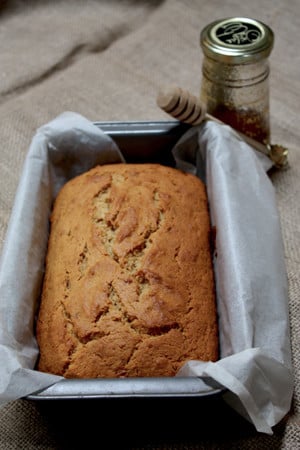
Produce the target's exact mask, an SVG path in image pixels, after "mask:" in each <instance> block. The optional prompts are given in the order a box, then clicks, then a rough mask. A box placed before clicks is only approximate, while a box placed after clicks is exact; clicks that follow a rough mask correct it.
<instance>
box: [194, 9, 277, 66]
mask: <svg viewBox="0 0 300 450" xmlns="http://www.w3.org/2000/svg"><path fill="white" fill-rule="evenodd" d="M273 43H274V34H273V31H272V30H271V28H269V27H268V26H267V25H265V24H264V23H262V22H260V21H258V20H255V19H251V18H247V17H230V18H227V19H222V20H217V21H215V22H212V23H210V24H209V25H207V26H206V27H205V28H204V29H203V30H202V31H201V35H200V44H201V47H202V49H203V52H204V54H205V55H206V56H208V57H210V58H212V59H215V60H217V61H221V62H226V63H227V64H236V63H251V62H254V61H259V60H260V59H262V58H266V57H268V56H269V54H270V52H271V50H272V48H273Z"/></svg>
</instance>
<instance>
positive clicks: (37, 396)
mask: <svg viewBox="0 0 300 450" xmlns="http://www.w3.org/2000/svg"><path fill="white" fill-rule="evenodd" d="M95 124H96V125H97V126H99V128H101V129H102V130H103V131H104V132H105V133H106V134H108V135H110V136H111V137H112V138H113V140H114V141H115V142H116V144H117V145H118V147H119V148H120V150H121V151H122V153H123V155H124V157H125V159H126V161H127V162H159V163H162V164H167V165H171V166H172V165H173V164H174V162H173V159H172V153H171V150H172V148H173V146H174V145H175V143H176V142H177V141H178V139H179V138H180V137H181V136H182V134H183V133H184V132H185V131H187V129H188V127H189V126H188V125H185V124H182V123H180V122H177V121H163V122H161V121H160V122H95ZM223 392H224V391H223V390H222V389H220V388H219V387H217V386H216V385H215V384H214V383H213V382H212V380H203V379H200V378H197V377H161V378H120V379H117V378H114V379H105V378H101V379H64V380H62V381H59V382H58V383H56V384H54V385H52V386H50V387H48V388H46V389H43V390H41V391H39V392H35V393H33V394H31V395H28V396H27V397H26V399H28V400H38V401H39V400H68V399H70V400H74V399H75V400H78V399H80V400H82V399H100V398H119V399H121V398H173V397H174V398H176V397H177V398H178V397H181V398H183V397H186V398H191V397H195V398H196V397H199V398H209V397H212V396H220V395H221V394H222V393H223Z"/></svg>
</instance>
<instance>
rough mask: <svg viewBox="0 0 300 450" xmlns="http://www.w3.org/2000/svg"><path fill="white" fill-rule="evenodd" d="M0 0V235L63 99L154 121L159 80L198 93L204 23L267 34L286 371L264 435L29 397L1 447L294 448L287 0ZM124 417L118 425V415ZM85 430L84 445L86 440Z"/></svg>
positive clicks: (298, 265) (297, 184) (291, 73)
mask: <svg viewBox="0 0 300 450" xmlns="http://www.w3.org/2000/svg"><path fill="white" fill-rule="evenodd" d="M0 5H1V6H0V124H1V126H0V142H1V144H0V145H1V150H0V246H1V244H2V242H3V240H4V237H5V232H6V228H7V223H8V219H9V216H10V212H11V208H12V204H13V201H14V195H15V191H16V188H17V184H18V180H19V176H20V173H21V170H22V165H23V161H24V158H25V155H26V152H27V150H28V146H29V144H30V141H31V139H32V137H33V135H34V133H35V131H36V129H37V128H38V127H39V126H41V125H42V124H44V123H46V122H48V121H49V120H51V119H53V118H54V117H55V116H57V115H58V114H60V113H61V112H63V111H67V110H70V111H75V112H78V113H80V114H82V115H84V116H85V117H87V118H88V119H90V120H92V121H115V120H117V121H120V120H121V121H122V120H124V121H127V120H166V119H168V117H167V116H166V114H165V113H164V112H162V111H161V110H160V109H159V108H158V107H157V105H156V96H157V92H158V89H159V87H160V86H161V85H164V84H166V83H173V82H174V83H177V84H178V85H180V86H181V87H184V88H186V89H188V90H190V91H191V92H193V93H194V94H196V95H197V94H198V92H199V88H200V79H201V72H200V70H201V61H202V53H201V50H200V47H199V33H200V30H201V29H202V28H203V27H204V26H205V25H206V24H207V23H209V22H211V21H212V20H215V19H217V18H222V17H228V16H236V15H240V16H250V17H255V18H257V19H260V20H262V21H264V22H266V23H268V24H269V25H270V26H271V28H272V29H273V31H274V32H275V39H276V40H275V47H274V50H273V52H272V54H271V125H272V141H273V142H276V143H280V144H283V145H285V146H286V147H288V148H289V151H290V153H289V161H290V168H289V169H288V170H286V171H277V172H276V173H275V174H274V175H272V181H273V183H274V186H275V189H276V193H277V198H278V208H279V211H280V215H281V221H282V233H283V239H284V245H285V257H286V266H287V271H288V278H289V297H290V320H291V343H292V352H293V364H294V370H295V393H294V400H293V405H292V409H291V411H290V413H289V414H288V416H287V417H286V419H284V420H283V421H282V423H280V424H279V425H278V426H277V427H275V429H274V434H273V435H272V436H267V435H263V434H259V433H257V432H255V431H254V430H253V428H252V426H250V425H248V423H247V424H246V423H244V422H246V421H243V420H240V418H239V417H237V415H235V414H233V413H231V412H230V411H229V410H226V409H225V410H224V411H221V412H220V411H215V415H214V414H213V415H212V416H211V417H210V419H209V421H210V422H211V424H212V425H213V426H211V427H208V428H210V430H209V431H208V428H204V427H203V425H202V419H201V418H200V416H199V420H197V415H198V413H197V414H196V417H195V416H193V417H192V418H191V419H190V421H189V424H187V423H186V422H187V421H185V423H183V422H178V423H176V417H177V416H176V408H177V410H179V409H178V408H180V406H179V405H178V404H177V405H176V404H175V405H172V404H171V405H169V406H168V407H167V408H168V409H166V411H164V412H163V413H162V412H161V411H157V413H159V412H160V413H161V417H160V423H161V425H162V426H161V427H160V428H159V427H158V426H157V423H156V425H155V426H152V425H151V415H150V416H149V414H148V415H147V412H148V413H149V408H150V410H151V407H152V406H153V405H151V404H146V405H145V404H142V403H138V404H134V405H128V408H129V411H131V413H130V414H131V416H130V417H131V420H130V417H128V414H129V412H128V408H127V406H126V407H125V408H126V409H125V411H124V410H122V408H123V409H124V405H122V406H119V405H118V404H116V403H115V404H114V405H113V407H112V406H111V405H107V404H105V405H103V404H100V405H99V404H98V406H95V405H93V407H92V411H93V415H92V417H93V419H94V421H92V420H90V419H88V423H90V424H93V426H91V427H90V428H89V429H88V428H87V427H86V425H85V427H82V428H80V424H81V423H83V418H80V414H79V416H78V414H77V416H76V417H77V420H73V419H71V418H70V416H68V417H69V420H68V417H67V416H62V417H61V419H60V421H55V418H57V413H58V411H55V407H54V408H53V409H54V413H53V411H52V414H51V412H49V411H45V410H44V408H43V407H40V405H37V404H35V403H31V402H28V401H27V400H19V401H15V402H12V403H10V404H8V405H6V406H4V407H3V408H1V410H0V447H1V449H5V450H9V449H55V448H77V447H78V448H81V446H84V445H85V444H86V445H85V447H86V448H89V447H90V446H91V445H93V446H95V448H136V449H141V448H144V449H154V448H155V449H202V448H213V449H218V448H228V449H244V448H245V449H254V448H255V449H275V448H286V449H297V448H300V416H299V413H300V411H299V407H300V405H299V400H300V398H299V396H300V392H299V388H300V373H299V371H300V363H299V361H300V350H299V349H300V346H299V338H300V325H299V324H300V276H299V274H300V251H299V246H300V208H299V204H300V203H299V198H298V195H300V173H299V172H300V151H299V148H298V143H299V141H300V128H299V119H298V111H299V102H300V79H299V75H300V52H299V27H300V14H299V4H298V2H297V1H296V0H287V1H285V2H282V1H280V0H275V1H274V0H252V1H251V2H240V1H238V0H231V1H228V2H224V1H222V0H209V1H204V0H203V1H199V0H185V1H183V0H178V1H177V0H165V1H159V0H156V1H150V0H149V1H146V0H144V1H127V2H124V1H109V0H107V1H104V0H102V1H100V0H98V1H97V0H94V1H93V0H82V1H80V0H74V1H72V2H71V1H69V2H68V1H50V0H49V1H47V0H43V1H42V0H41V1H33V0H29V1H28V0H27V1H25V0H24V1H21V0H19V1H18V0H15V1H9V0H8V1H6V2H0ZM297 199H298V200H297ZM20 257H21V255H20ZM16 278H17V274H16ZM192 406H193V405H192ZM194 407H195V408H197V404H195V405H194ZM111 408H112V410H111ZM130 408H131V409H130ZM132 408H133V409H132ZM174 409H175V414H174ZM172 411H173V417H172V421H173V422H172V423H170V421H168V420H167V419H168V417H171V416H170V414H171V413H172ZM60 412H61V411H60ZM134 413H135V415H134ZM222 414H223V416H222ZM137 417H139V419H140V420H139V425H138V426H139V430H140V433H139V439H138V440H137V439H136V436H137V434H138V433H137V426H136V425H137V422H136V420H137ZM143 417H145V420H144V421H143ZM152 417H155V411H154V416H152ZM104 418H105V419H106V421H104ZM141 418H142V419H141ZM128 419H129V420H128ZM124 420H125V422H126V421H127V423H128V425H127V426H126V428H125V427H124V426H123V427H122V426H121V424H124ZM64 421H65V423H62V422H64ZM164 422H165V426H164ZM141 424H144V428H143V427H141ZM189 425H190V426H189ZM78 427H79V429H78ZM109 427H111V428H112V429H113V432H112V433H111V432H110V433H109V432H108V429H109ZM129 428H130V432H129ZM179 430H180V432H179ZM72 436H73V437H74V436H76V438H75V439H73V440H72ZM79 438H81V439H79ZM88 438H89V439H93V440H90V442H93V444H90V445H89V444H87V443H88ZM68 443H69V444H68Z"/></svg>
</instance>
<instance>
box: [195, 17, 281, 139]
mask: <svg viewBox="0 0 300 450" xmlns="http://www.w3.org/2000/svg"><path fill="white" fill-rule="evenodd" d="M273 42H274V34H273V32H272V30H271V29H270V28H269V27H268V26H267V25H265V24H263V23H262V22H259V21H258V20H254V19H250V18H243V17H242V18H241V17H232V18H227V19H223V20H218V21H215V22H213V23H211V24H209V25H207V26H206V27H205V28H204V29H203V30H202V32H201V36H200V44H201V47H202V50H203V54H204V58H203V63H202V82H201V93H200V98H201V101H202V102H204V103H205V104H206V107H207V112H208V113H209V114H211V115H213V116H215V117H216V118H218V119H219V120H221V121H222V122H225V123H227V124H229V125H230V126H232V127H233V128H235V129H236V130H238V131H240V132H242V133H244V134H246V135H247V136H250V137H251V138H253V139H255V140H257V141H259V142H262V143H264V144H269V143H270V118H269V61H268V57H269V55H270V53H271V50H272V48H273Z"/></svg>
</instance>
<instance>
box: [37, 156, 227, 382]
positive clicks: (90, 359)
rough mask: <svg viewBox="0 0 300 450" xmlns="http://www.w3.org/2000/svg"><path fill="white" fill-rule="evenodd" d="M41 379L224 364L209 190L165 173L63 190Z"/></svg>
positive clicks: (105, 177) (45, 302)
mask: <svg viewBox="0 0 300 450" xmlns="http://www.w3.org/2000/svg"><path fill="white" fill-rule="evenodd" d="M37 339H38V344H39V348H40V358H39V363H38V369H39V370H41V371H45V372H51V373H55V374H59V375H63V376H65V377H67V378H69V377H74V378H77V377H79V378H95V377H131V376H138V377H143V376H173V375H175V374H176V372H177V371H178V369H179V368H180V367H181V366H182V365H183V364H184V363H185V362H186V361H188V360H191V359H199V360H213V361H214V360H216V359H217V357H218V334H217V313H216V306H215V288H214V277H213V268H212V258H211V249H210V220H209V213H208V203H207V197H206V191H205V186H204V184H203V183H202V182H201V181H200V180H199V179H198V178H197V177H196V176H194V175H190V174H185V173H183V172H181V171H179V170H177V169H173V168H170V167H166V166H162V165H158V164H122V163H121V164H110V165H104V166H97V167H95V168H93V169H91V170H90V171H88V172H86V173H84V174H82V175H79V176H78V177H76V178H74V179H72V180H70V181H69V182H68V183H66V184H65V185H64V187H63V188H62V189H61V191H60V193H59V195H58V197H57V199H56V202H55V205H54V208H53V212H52V216H51V232H50V238H49V244H48V252H47V258H46V273H45V279H44V284H43V292H42V299H41V305H40V311H39V316H38V322H37Z"/></svg>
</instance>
